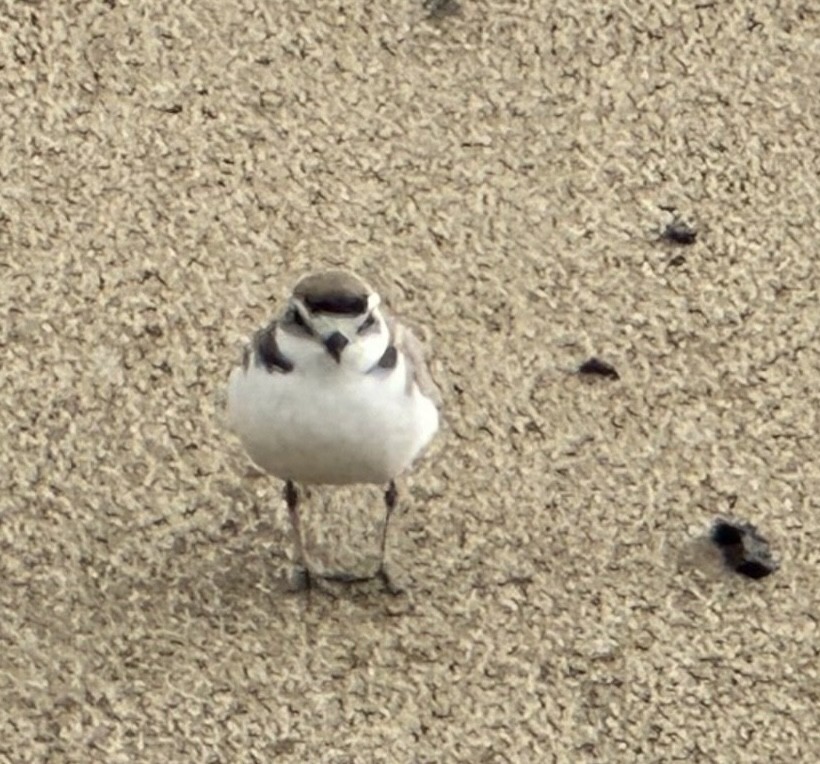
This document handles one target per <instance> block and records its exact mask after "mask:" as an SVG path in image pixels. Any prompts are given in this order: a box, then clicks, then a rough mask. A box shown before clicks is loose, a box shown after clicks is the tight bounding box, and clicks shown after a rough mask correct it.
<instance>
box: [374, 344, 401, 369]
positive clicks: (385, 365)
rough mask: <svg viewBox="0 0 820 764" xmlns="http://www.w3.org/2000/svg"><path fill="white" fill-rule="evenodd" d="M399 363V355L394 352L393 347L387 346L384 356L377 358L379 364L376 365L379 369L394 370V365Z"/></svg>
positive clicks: (394, 347) (394, 348)
mask: <svg viewBox="0 0 820 764" xmlns="http://www.w3.org/2000/svg"><path fill="white" fill-rule="evenodd" d="M398 361H399V353H398V351H397V350H396V346H395V345H389V346H388V347H387V350H385V351H384V355H383V356H382V357H381V358H379V362H378V363H377V364H376V366H378V367H379V368H380V369H395V368H396V364H397V363H398Z"/></svg>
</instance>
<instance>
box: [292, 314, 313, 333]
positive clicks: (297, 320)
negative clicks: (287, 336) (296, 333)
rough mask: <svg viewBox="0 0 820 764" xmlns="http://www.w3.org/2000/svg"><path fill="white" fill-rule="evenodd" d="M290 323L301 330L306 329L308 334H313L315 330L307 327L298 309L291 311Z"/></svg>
mask: <svg viewBox="0 0 820 764" xmlns="http://www.w3.org/2000/svg"><path fill="white" fill-rule="evenodd" d="M290 321H291V323H293V324H296V326H298V327H299V328H301V329H304V330H305V331H306V332H307V333H308V334H313V330H312V329H311V328H310V327H309V326H308V325H307V322H306V321H305V319H304V316H302V314H301V313H300V312H299V311H298V310H296V308H294V309H293V310H292V311H291V314H290Z"/></svg>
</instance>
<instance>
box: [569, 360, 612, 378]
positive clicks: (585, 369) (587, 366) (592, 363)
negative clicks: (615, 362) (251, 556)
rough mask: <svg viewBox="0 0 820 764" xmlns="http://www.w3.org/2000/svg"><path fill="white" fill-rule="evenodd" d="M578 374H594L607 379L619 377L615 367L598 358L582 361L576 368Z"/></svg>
mask: <svg viewBox="0 0 820 764" xmlns="http://www.w3.org/2000/svg"><path fill="white" fill-rule="evenodd" d="M578 373H579V374H596V375H598V376H599V377H608V378H609V379H620V378H621V376H620V374H618V372H617V371H616V369H615V367H614V366H612V365H610V364H608V363H606V361H602V360H600V359H599V358H590V359H589V360H587V361H584V362H583V363H582V364H581V365H580V366H579V367H578Z"/></svg>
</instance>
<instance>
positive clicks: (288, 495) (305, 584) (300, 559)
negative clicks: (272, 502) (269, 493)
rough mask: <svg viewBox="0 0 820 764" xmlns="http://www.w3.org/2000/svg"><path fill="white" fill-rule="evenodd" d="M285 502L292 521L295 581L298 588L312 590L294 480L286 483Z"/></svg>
mask: <svg viewBox="0 0 820 764" xmlns="http://www.w3.org/2000/svg"><path fill="white" fill-rule="evenodd" d="M285 502H286V503H287V505H288V517H289V519H290V531H291V542H292V543H293V556H294V558H295V560H294V562H295V570H294V579H295V580H296V582H297V584H296V585H297V588H299V589H309V588H310V571H309V570H308V566H307V561H306V560H305V548H304V544H303V543H302V524H301V519H300V517H299V493H298V492H297V490H296V486H295V485H294V484H293V481H292V480H288V481H286V482H285Z"/></svg>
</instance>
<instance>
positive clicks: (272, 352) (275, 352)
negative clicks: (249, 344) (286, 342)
mask: <svg viewBox="0 0 820 764" xmlns="http://www.w3.org/2000/svg"><path fill="white" fill-rule="evenodd" d="M254 344H255V345H256V358H257V362H258V363H261V364H262V365H263V366H264V367H265V368H266V369H267V370H268V371H270V372H274V371H281V372H284V373H285V374H287V373H288V372H289V371H293V363H292V362H291V361H290V360H288V359H287V358H286V357H285V356H284V355H282V351H281V350H279V345H277V344H276V328H275V327H273V326H269V327H267V328H266V329H262V330H261V331H260V332H257V334H256V337H255V341H254Z"/></svg>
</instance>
